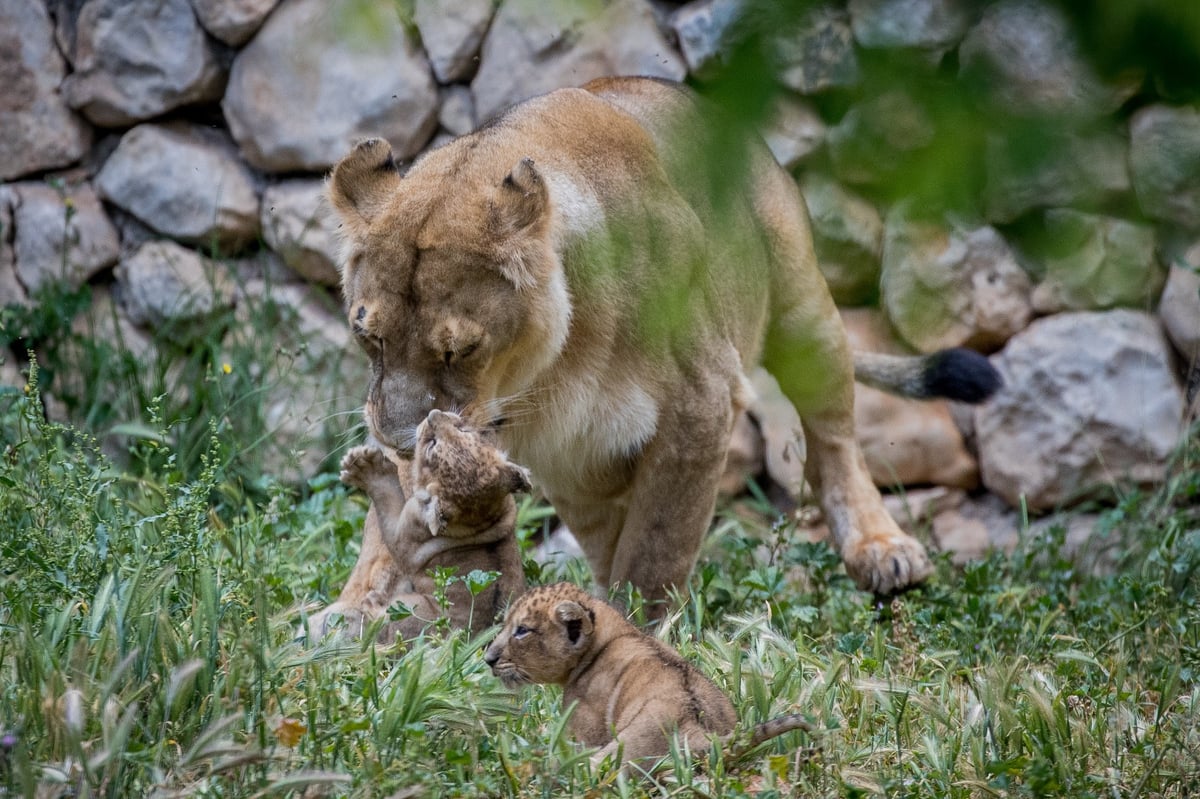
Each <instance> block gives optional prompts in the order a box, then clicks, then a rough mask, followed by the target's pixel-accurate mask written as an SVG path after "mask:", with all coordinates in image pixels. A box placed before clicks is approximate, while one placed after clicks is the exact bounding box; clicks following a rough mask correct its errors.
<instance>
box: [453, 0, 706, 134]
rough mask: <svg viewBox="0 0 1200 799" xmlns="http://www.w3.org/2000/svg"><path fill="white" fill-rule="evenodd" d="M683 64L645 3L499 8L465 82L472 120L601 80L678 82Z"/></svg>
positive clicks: (519, 0) (621, 0)
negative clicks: (471, 97) (629, 77)
mask: <svg viewBox="0 0 1200 799" xmlns="http://www.w3.org/2000/svg"><path fill="white" fill-rule="evenodd" d="M685 74H687V69H686V67H685V66H684V63H683V60H682V59H681V58H680V57H679V56H678V55H677V54H676V53H675V49H674V48H673V47H672V46H671V45H670V43H669V42H667V40H666V39H665V38H664V36H663V34H662V31H660V30H659V28H658V23H657V22H656V20H655V17H654V11H653V9H652V8H651V7H650V5H649V3H647V2H646V0H610V2H605V3H557V2H556V3H544V2H540V0H509V2H506V3H504V4H503V5H502V6H500V9H499V11H497V12H496V16H495V18H494V19H493V20H492V27H491V29H490V30H489V31H488V34H487V38H486V39H485V40H484V43H483V51H482V54H481V56H480V63H479V72H478V73H477V74H476V75H475V79H474V80H473V81H471V91H472V93H473V94H474V95H475V106H476V110H477V113H478V115H479V119H480V120H486V119H489V118H490V117H492V116H494V115H495V114H497V113H499V112H500V111H503V110H504V109H506V108H508V107H509V106H511V105H513V104H514V103H517V102H520V101H521V100H524V99H527V98H529V97H533V96H534V95H538V94H544V93H545V92H548V91H551V90H553V89H558V88H561V87H564V86H580V85H582V84H584V83H586V82H588V81H589V80H591V79H593V78H599V77H603V76H606V75H647V76H650V77H658V78H668V79H670V80H680V79H682V78H683V77H684V75H685Z"/></svg>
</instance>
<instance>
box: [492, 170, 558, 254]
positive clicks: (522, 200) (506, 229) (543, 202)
mask: <svg viewBox="0 0 1200 799" xmlns="http://www.w3.org/2000/svg"><path fill="white" fill-rule="evenodd" d="M549 205H550V197H549V195H548V194H547V192H546V183H545V181H543V180H542V176H541V175H539V174H538V171H537V169H536V168H535V167H534V165H533V159H532V158H522V159H521V160H520V161H518V162H517V165H516V166H514V167H513V168H512V171H511V172H509V173H508V177H506V178H504V180H503V181H502V182H501V183H500V191H499V192H497V195H496V203H495V205H494V206H493V207H492V226H493V227H494V228H495V232H496V233H499V234H501V235H511V234H513V233H517V232H519V231H522V230H526V229H528V228H531V227H533V226H534V225H536V224H538V223H539V222H541V221H542V220H543V219H544V218H545V215H546V209H547V208H548V207H549Z"/></svg>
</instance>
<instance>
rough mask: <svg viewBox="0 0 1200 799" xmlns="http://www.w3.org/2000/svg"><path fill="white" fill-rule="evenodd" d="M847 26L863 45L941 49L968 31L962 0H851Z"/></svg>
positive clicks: (967, 14)
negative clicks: (848, 24) (848, 25)
mask: <svg viewBox="0 0 1200 799" xmlns="http://www.w3.org/2000/svg"><path fill="white" fill-rule="evenodd" d="M849 11H850V26H851V28H852V29H853V30H854V38H855V39H856V40H858V43H859V44H860V45H862V46H863V47H920V48H925V49H929V50H944V49H946V48H948V47H953V46H954V45H955V44H957V43H958V41H959V40H960V39H962V37H963V34H965V33H966V32H967V26H968V25H970V22H971V7H970V4H969V3H968V2H965V0H850V4H849Z"/></svg>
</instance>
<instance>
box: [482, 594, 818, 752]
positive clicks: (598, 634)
mask: <svg viewBox="0 0 1200 799" xmlns="http://www.w3.org/2000/svg"><path fill="white" fill-rule="evenodd" d="M484 660H485V661H486V662H487V664H488V665H489V666H491V668H492V672H493V673H494V674H495V675H496V676H497V677H499V678H500V679H501V681H503V682H504V684H505V685H507V686H509V687H510V688H513V687H516V686H518V685H523V684H526V683H547V684H552V685H561V686H563V707H564V708H565V707H570V706H572V705H574V711H573V712H572V714H571V719H570V721H569V722H568V725H569V729H570V731H571V734H572V735H573V736H574V737H575V738H576V739H577V740H579V741H580V742H582V743H584V744H586V745H588V746H596V747H600V749H598V750H597V751H596V753H595V754H594V755H592V762H593V763H597V764H598V763H600V762H601V761H603V760H604V759H605V758H610V757H615V756H617V755H618V753H619V754H620V757H621V758H622V759H623V760H625V761H634V762H636V761H642V764H643V765H645V764H646V762H647V761H650V760H654V759H657V758H660V757H662V756H664V755H666V754H667V752H668V750H669V748H670V739H671V735H672V734H674V733H678V736H679V740H680V741H681V742H686V744H687V746H688V748H690V749H692V750H693V751H701V750H702V749H705V748H707V747H708V746H709V745H710V744H711V743H712V740H713V738H714V737H716V738H718V740H719V741H720V742H722V743H729V742H730V741H732V740H733V729H734V726H735V725H736V724H737V715H736V714H735V712H734V709H733V703H731V702H730V701H729V697H727V696H726V695H725V694H724V693H723V692H722V691H721V689H720V688H718V687H717V686H716V685H715V684H714V683H713V682H712V680H710V679H708V678H707V677H705V676H704V675H703V674H702V673H701V672H700V670H699V669H697V668H696V667H695V666H693V665H692V664H690V663H688V662H687V661H686V660H684V659H683V658H682V657H680V656H679V653H678V652H676V651H675V650H673V649H671V647H669V646H667V645H666V644H664V643H663V642H662V641H660V640H658V639H657V638H652V637H651V636H649V635H646V634H645V633H643V632H641V631H640V630H638V629H637V628H636V627H634V626H633V625H632V624H630V623H629V622H628V621H626V619H625V617H624V616H623V615H621V614H620V613H619V612H617V610H615V609H614V608H613V607H611V606H610V605H609V604H608V603H606V602H603V601H601V600H599V599H596V598H594V597H592V596H590V595H588V594H587V592H585V591H583V590H582V589H580V588H579V587H578V586H575V585H572V584H571V583H558V584H556V585H548V586H541V587H539V588H533V589H531V590H530V591H529V592H527V593H526V594H524V595H523V596H521V597H520V598H519V599H517V601H516V602H514V603H513V604H512V606H511V607H510V608H509V609H508V613H507V614H506V615H505V620H504V627H503V629H501V630H500V633H499V635H497V636H496V639H495V640H494V641H492V643H491V644H490V645H489V646H488V648H487V651H486V652H485V654H484ZM796 729H810V727H809V725H808V723H807V722H806V721H804V720H803V719H802V718H800V717H799V716H796V715H789V716H781V717H779V718H777V719H772V720H771V721H767V722H764V723H762V724H759V725H757V726H756V727H754V728H753V729H752V730H751V731H750V734H749V736H748V742H747V743H748V745H749V746H757V745H758V744H760V743H762V742H763V741H765V740H767V739H768V738H773V737H775V736H776V735H782V734H783V733H785V732H788V731H790V730H796ZM733 754H736V753H733Z"/></svg>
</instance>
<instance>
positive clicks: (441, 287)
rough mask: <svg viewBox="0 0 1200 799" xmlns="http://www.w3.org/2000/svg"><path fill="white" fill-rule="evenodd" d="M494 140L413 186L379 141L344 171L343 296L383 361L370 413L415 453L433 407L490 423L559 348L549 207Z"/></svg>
mask: <svg viewBox="0 0 1200 799" xmlns="http://www.w3.org/2000/svg"><path fill="white" fill-rule="evenodd" d="M489 141H490V139H489V138H488V135H487V132H486V131H483V132H481V133H477V134H474V135H473V136H471V137H466V138H464V139H459V140H457V141H455V142H451V143H450V144H448V145H446V146H444V147H442V148H440V149H438V150H435V151H433V152H431V153H429V154H428V155H426V156H425V157H424V158H423V159H421V160H420V161H418V162H417V163H416V164H414V165H413V167H412V168H411V169H410V170H409V172H408V173H407V174H406V175H404V176H403V177H402V176H401V174H400V172H399V171H398V170H397V168H396V165H395V163H394V161H393V159H392V152H391V148H390V147H389V146H388V144H387V143H386V142H384V141H383V140H381V139H371V140H368V141H364V142H362V143H360V144H359V145H358V146H356V147H355V148H354V150H353V151H352V152H351V153H350V154H349V155H348V156H346V157H345V158H344V159H343V160H342V161H341V162H340V163H339V164H338V165H337V166H336V167H335V168H334V170H333V174H332V176H331V177H330V180H329V186H328V189H329V197H330V200H331V203H332V205H333V207H334V209H335V210H336V212H337V214H338V216H339V217H340V218H341V222H342V234H343V239H344V258H343V266H342V292H343V296H344V297H345V300H346V309H347V312H348V315H349V321H350V327H351V329H352V330H353V332H354V336H355V338H356V339H357V340H358V342H359V344H360V345H361V346H362V347H363V349H364V350H366V352H367V355H368V356H369V357H370V359H371V373H372V377H371V384H370V386H369V389H368V394H367V403H366V416H367V421H368V424H369V425H370V427H371V429H372V432H373V433H374V434H375V436H376V437H378V438H379V440H380V441H381V442H383V443H384V444H386V445H388V446H390V447H394V448H397V449H400V450H402V451H408V450H409V449H410V448H411V447H412V446H413V444H414V440H413V435H414V431H415V430H416V427H417V425H418V423H419V422H420V421H421V420H422V419H423V418H424V417H425V415H426V414H427V413H428V412H429V410H430V409H432V408H442V409H449V408H456V409H463V410H464V412H465V413H467V414H468V415H470V416H471V417H472V418H476V419H479V420H480V421H484V422H490V421H492V419H491V418H490V416H489V414H491V413H493V411H492V410H491V407H492V405H493V403H492V402H491V401H492V400H495V399H496V398H498V397H500V396H503V395H506V394H512V393H516V392H519V391H520V390H521V389H522V388H524V387H525V385H526V384H527V383H528V381H529V380H530V379H532V376H533V375H534V374H536V372H538V371H540V370H541V369H542V368H544V366H545V365H546V364H547V363H549V362H550V360H551V359H553V357H554V356H555V355H557V353H558V352H559V351H560V350H561V348H562V346H563V343H564V341H565V339H566V330H567V317H568V315H569V305H568V304H567V303H566V302H562V301H559V302H549V301H548V298H549V297H551V296H557V298H558V299H559V300H561V299H562V297H563V296H564V295H565V288H563V286H564V283H563V277H562V275H561V268H560V266H559V262H558V259H557V257H556V255H555V254H554V251H553V248H552V247H551V245H550V234H549V228H550V215H551V207H550V197H549V193H548V191H547V188H546V185H545V182H544V181H543V179H542V176H541V174H539V172H538V169H537V168H536V167H535V166H534V164H533V161H532V160H530V159H529V158H522V157H520V156H519V155H512V154H507V153H504V152H498V153H490V152H489V151H488V143H489Z"/></svg>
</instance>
